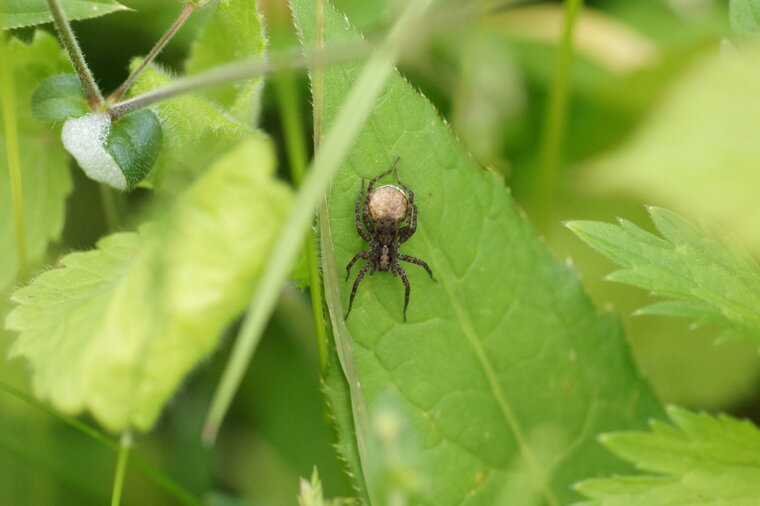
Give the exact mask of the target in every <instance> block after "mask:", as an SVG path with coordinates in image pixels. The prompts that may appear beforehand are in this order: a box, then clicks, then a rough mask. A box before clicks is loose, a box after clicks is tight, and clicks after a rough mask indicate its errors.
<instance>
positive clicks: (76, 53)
mask: <svg viewBox="0 0 760 506" xmlns="http://www.w3.org/2000/svg"><path fill="white" fill-rule="evenodd" d="M48 6H49V7H50V12H51V13H52V14H53V21H54V22H55V29H56V30H57V31H58V36H59V37H60V38H61V42H62V43H63V47H65V48H66V51H67V52H68V53H69V58H70V59H71V63H72V64H73V65H74V70H76V72H77V75H78V76H79V81H80V82H81V83H82V88H84V92H85V94H86V95H87V102H88V103H89V104H90V107H91V108H92V109H93V110H94V109H98V108H100V106H102V105H103V103H104V100H103V94H102V93H100V88H98V84H97V83H96V82H95V78H94V77H93V76H92V72H91V71H90V67H88V66H87V62H86V61H85V59H84V55H83V54H82V49H81V48H80V47H79V43H78V42H77V38H76V37H75V36H74V32H73V31H72V29H71V25H70V24H69V20H68V19H67V18H66V13H64V12H63V8H62V7H61V0H48Z"/></svg>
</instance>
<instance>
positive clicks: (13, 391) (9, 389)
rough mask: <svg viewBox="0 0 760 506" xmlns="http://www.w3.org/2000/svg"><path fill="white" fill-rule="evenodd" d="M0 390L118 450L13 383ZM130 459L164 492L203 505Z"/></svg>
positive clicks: (136, 458)
mask: <svg viewBox="0 0 760 506" xmlns="http://www.w3.org/2000/svg"><path fill="white" fill-rule="evenodd" d="M0 390H2V391H4V392H5V393H7V394H9V395H12V396H13V397H16V398H17V399H19V400H21V401H22V402H25V403H26V404H28V405H30V406H32V407H35V408H37V409H39V410H40V411H43V412H44V413H46V414H48V415H50V416H51V417H53V418H55V419H57V420H60V421H61V422H63V423H65V424H66V425H68V426H69V427H72V428H73V429H75V430H78V431H79V432H81V433H82V434H84V435H85V436H88V437H90V438H92V439H94V440H95V441H97V442H98V443H100V444H102V445H103V446H105V447H106V448H108V449H110V450H112V451H115V452H118V451H119V449H120V448H119V445H117V444H116V443H114V442H113V440H111V439H110V438H108V437H107V436H105V435H104V434H102V433H101V432H99V431H98V430H96V429H94V428H92V427H90V426H89V425H87V424H85V423H82V422H80V421H79V420H77V419H76V418H72V417H70V416H66V415H62V414H60V413H58V412H57V411H55V410H54V409H52V408H50V407H49V406H48V405H47V404H43V403H41V402H39V401H38V400H37V399H35V398H33V397H32V396H30V395H29V394H27V393H26V392H24V391H23V390H20V389H18V388H16V387H14V386H13V385H9V384H8V383H5V382H3V381H0ZM132 460H133V461H134V462H135V464H136V465H137V467H139V468H140V469H142V471H143V472H144V473H145V474H146V475H147V476H148V477H150V478H151V479H152V480H153V481H154V482H155V483H157V484H158V485H160V486H162V487H163V488H164V489H165V490H166V492H168V493H169V494H171V495H172V496H174V497H175V498H176V499H177V500H179V501H180V502H181V503H183V504H186V505H188V506H203V504H202V503H201V502H200V501H199V500H198V499H196V498H195V497H193V495H192V494H191V493H190V492H188V491H187V490H185V489H184V488H182V487H181V486H180V485H179V484H178V483H176V482H174V481H172V479H171V478H169V477H168V476H166V475H164V474H163V473H162V472H161V471H159V470H158V469H157V468H155V467H154V466H153V465H152V464H151V463H150V462H148V461H147V460H144V459H143V458H142V457H140V456H139V455H133V456H132Z"/></svg>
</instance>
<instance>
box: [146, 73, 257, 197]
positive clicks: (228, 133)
mask: <svg viewBox="0 0 760 506" xmlns="http://www.w3.org/2000/svg"><path fill="white" fill-rule="evenodd" d="M138 64H139V61H134V62H132V68H134V67H135V66H136V65H138ZM170 82H171V78H170V77H169V76H168V75H167V74H166V73H164V72H162V71H161V70H160V69H158V68H157V67H155V66H152V67H149V68H147V69H145V70H144V71H143V73H142V74H140V77H139V78H138V79H137V81H136V82H135V84H134V85H133V86H132V89H131V92H132V94H133V95H139V94H141V93H145V92H147V91H150V90H153V89H156V88H159V87H161V86H164V85H167V84H169V83H170ZM153 111H154V112H155V113H156V115H157V116H158V119H159V121H160V123H161V130H162V132H163V142H162V146H163V147H162V149H161V152H160V153H159V156H158V160H157V161H156V165H155V167H154V168H153V170H152V172H151V174H150V175H149V177H148V179H147V180H146V181H147V182H148V183H149V184H155V185H162V186H163V185H165V186H167V187H169V188H168V189H169V190H172V189H173V188H174V187H183V186H184V185H185V184H186V183H187V181H189V180H192V179H193V178H194V177H195V176H196V175H197V174H198V173H199V172H200V171H201V170H202V169H204V168H205V167H206V166H207V165H208V163H210V161H211V160H213V159H214V157H216V156H218V155H219V153H222V152H224V151H225V150H227V149H229V148H230V147H231V146H232V145H234V144H235V143H236V142H237V141H238V140H240V139H241V138H243V137H245V136H246V135H249V134H251V133H252V132H253V129H252V128H251V127H250V126H248V125H247V124H245V123H242V122H240V121H237V120H235V119H234V118H232V117H231V116H230V115H228V114H226V113H225V112H223V111H222V110H220V109H219V108H218V107H217V106H215V105H213V104H211V103H210V102H208V101H207V100H205V99H203V98H201V97H196V96H193V95H183V96H179V97H176V98H173V99H171V100H166V101H164V102H161V103H160V104H158V105H157V106H155V107H154V108H153ZM167 178H168V180H167Z"/></svg>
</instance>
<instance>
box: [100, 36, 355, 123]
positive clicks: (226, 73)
mask: <svg viewBox="0 0 760 506" xmlns="http://www.w3.org/2000/svg"><path fill="white" fill-rule="evenodd" d="M332 49H333V50H332V51H331V52H330V53H329V55H328V54H325V56H324V58H319V56H318V54H317V53H316V52H315V51H305V52H301V51H300V50H298V49H289V50H286V51H282V52H280V53H272V54H270V57H269V59H268V60H265V59H263V58H254V59H249V60H242V61H237V62H233V63H228V64H226V65H220V66H219V67H216V68H213V69H211V70H207V71H206V72H201V73H199V74H195V75H193V76H188V77H184V78H182V79H177V80H176V81H174V82H173V83H172V84H169V85H167V86H164V87H162V88H158V89H155V90H152V91H149V92H147V93H144V94H142V95H138V96H136V97H134V98H130V99H128V100H124V101H123V102H120V103H118V104H115V105H113V106H111V107H109V109H108V113H109V114H110V115H111V117H112V118H113V119H118V118H120V117H122V116H126V115H127V114H130V113H132V112H134V111H136V110H138V109H142V108H144V107H148V106H150V105H153V104H155V103H158V102H161V101H164V100H168V99H170V98H174V97H176V96H179V95H182V94H185V93H190V92H193V91H196V90H200V89H205V88H209V87H212V86H219V85H221V84H227V83H231V82H234V81H239V80H241V79H251V78H252V77H257V76H261V75H264V74H268V73H270V72H273V71H278V70H287V69H299V68H304V67H306V66H310V65H314V64H316V62H317V61H318V59H319V61H320V62H321V63H323V64H325V63H339V62H345V61H351V60H355V59H358V58H361V57H363V56H366V55H367V53H368V48H367V47H364V46H363V45H359V44H353V45H344V46H341V47H335V48H332Z"/></svg>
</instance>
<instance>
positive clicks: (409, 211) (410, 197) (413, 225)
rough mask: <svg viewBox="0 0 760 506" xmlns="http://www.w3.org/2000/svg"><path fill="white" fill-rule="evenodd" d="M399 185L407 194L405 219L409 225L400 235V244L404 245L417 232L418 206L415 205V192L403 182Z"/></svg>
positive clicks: (402, 228)
mask: <svg viewBox="0 0 760 506" xmlns="http://www.w3.org/2000/svg"><path fill="white" fill-rule="evenodd" d="M398 185H399V186H400V187H401V189H402V190H404V191H405V192H406V194H407V197H406V198H407V207H406V216H405V217H404V220H405V221H406V223H407V224H406V225H405V226H403V227H401V228H400V229H399V233H398V242H399V244H404V243H405V242H406V241H408V240H409V238H410V237H412V236H413V235H414V233H415V232H416V231H417V206H416V205H415V204H414V192H413V191H412V190H410V189H409V188H408V187H407V186H406V185H405V184H404V183H402V182H401V181H398Z"/></svg>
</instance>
